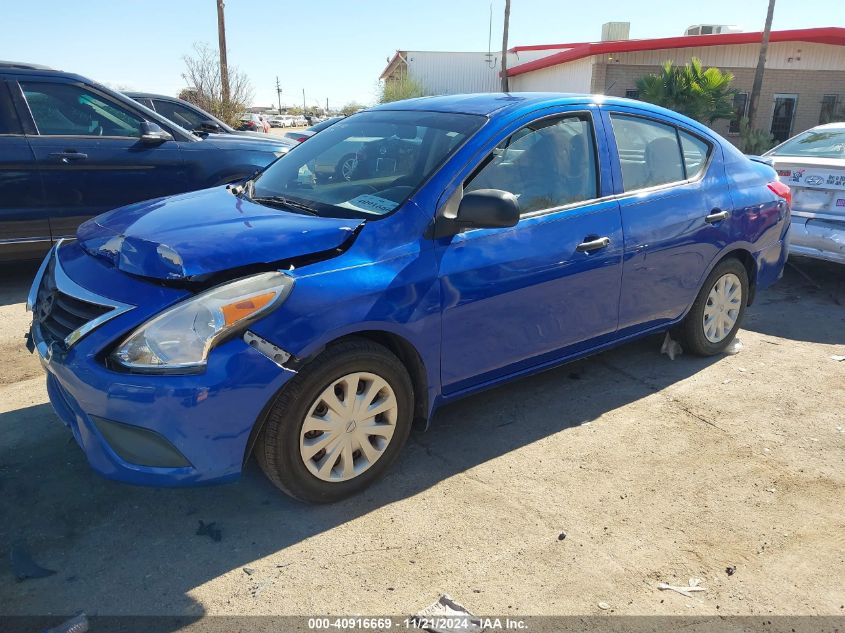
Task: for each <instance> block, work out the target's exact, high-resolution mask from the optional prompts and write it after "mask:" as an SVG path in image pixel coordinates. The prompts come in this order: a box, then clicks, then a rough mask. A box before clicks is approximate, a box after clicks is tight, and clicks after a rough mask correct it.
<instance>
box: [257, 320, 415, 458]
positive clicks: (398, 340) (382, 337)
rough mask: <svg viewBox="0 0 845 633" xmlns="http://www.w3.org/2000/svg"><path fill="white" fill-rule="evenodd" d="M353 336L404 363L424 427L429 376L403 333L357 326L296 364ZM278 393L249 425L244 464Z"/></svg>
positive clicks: (300, 363)
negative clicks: (250, 428)
mask: <svg viewBox="0 0 845 633" xmlns="http://www.w3.org/2000/svg"><path fill="white" fill-rule="evenodd" d="M355 338H363V339H367V340H369V341H372V342H373V343H377V344H379V345H381V346H382V347H385V348H387V349H388V350H389V351H390V352H391V353H393V354H394V355H395V356H396V357H397V358H398V359H399V362H401V363H402V365H404V367H405V369H406V370H407V371H408V375H409V376H410V377H411V384H412V385H413V388H414V423H415V424H419V425H420V426H425V427H426V428H427V425H428V417H429V404H430V403H429V379H428V376H427V375H426V368H425V364H424V363H423V361H422V357H421V356H420V353H419V351H418V350H417V348H416V347H415V346H414V345H413V343H411V342H410V341H409V340H408V339H406V338H405V337H404V336H401V335H399V334H396V333H395V332H388V331H386V330H361V331H357V332H350V333H347V334H343V335H341V336H338V337H336V338H334V339H332V340H330V341H328V342H327V343H326V344H325V345H323V346H321V347H320V348H319V349H317V350H315V351H314V352H312V353H311V355H310V356H309V357H308V358H304V359H300V361H299V363H298V366H302V365H306V364H308V362H310V360H311V359H313V358H314V357H316V356H317V355H319V354H320V352H322V351H323V350H324V349H325V348H326V347H329V346H330V345H336V344H337V343H340V342H341V341H345V340H348V339H355ZM282 389H284V387H282ZM279 393H281V390H280V391H279V392H277V393H275V394H273V397H272V398H270V399H269V400H268V401H267V404H266V405H265V406H264V408H263V409H262V410H261V413H260V415H259V416H258V418H257V420H256V421H255V424H254V425H253V427H252V431H250V434H249V439H248V440H247V444H246V450H245V451H244V457H243V464H244V465H246V462H247V460H248V459H249V457H250V455H252V451H253V449H254V448H255V443H256V441H257V440H258V436H259V435H260V433H261V430H262V429H263V428H264V424H265V422H266V421H267V416H268V414H269V413H270V410H271V409H272V408H273V405H274V404H275V402H276V399H277V398H278V395H279Z"/></svg>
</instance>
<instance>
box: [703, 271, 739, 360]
mask: <svg viewBox="0 0 845 633" xmlns="http://www.w3.org/2000/svg"><path fill="white" fill-rule="evenodd" d="M741 305H742V284H741V283H740V281H739V277H737V276H736V275H734V274H733V273H727V274H725V275H722V276H721V277H719V278H718V279H717V280H716V283H715V284H713V287H712V288H711V289H710V294H709V295H707V303H706V304H705V306H704V336H705V337H706V338H707V340H708V341H710V342H711V343H721V342H722V341H724V340H725V338H726V337H727V336H728V334H730V331H731V330H732V329H733V328H734V325H736V321H737V319H738V318H739V309H740V306H741Z"/></svg>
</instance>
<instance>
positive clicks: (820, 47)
mask: <svg viewBox="0 0 845 633" xmlns="http://www.w3.org/2000/svg"><path fill="white" fill-rule="evenodd" d="M759 54H760V46H759V44H734V45H730V46H695V47H688V48H675V49H663V50H655V51H640V52H634V53H617V54H614V55H613V59H614V60H617V59H618V60H619V63H620V64H636V65H643V66H658V65H660V64H662V63H663V62H665V61H667V60H670V59H671V60H673V61H677V62H678V63H680V62H684V63H686V61H687V60H689V59H690V58H691V57H698V58H699V59H700V60H701V61H702V63H703V64H704V65H705V66H719V67H728V68H731V67H732V68H755V67H756V66H757V56H758V55H759ZM766 68H777V69H786V70H788V69H805V70H843V69H845V46H834V45H831V44H809V43H806V42H774V43H772V44H769V53H768V56H767V57H766Z"/></svg>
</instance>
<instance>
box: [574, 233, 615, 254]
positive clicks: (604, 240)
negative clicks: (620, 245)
mask: <svg viewBox="0 0 845 633" xmlns="http://www.w3.org/2000/svg"><path fill="white" fill-rule="evenodd" d="M609 244H610V238H609V237H598V238H596V239H593V240H589V241H587V242H581V243H580V244H579V245H578V246H576V247H575V250H576V251H578V252H579V253H589V252H590V251H597V250H599V249H600V248H606V247H607V246H608V245H609Z"/></svg>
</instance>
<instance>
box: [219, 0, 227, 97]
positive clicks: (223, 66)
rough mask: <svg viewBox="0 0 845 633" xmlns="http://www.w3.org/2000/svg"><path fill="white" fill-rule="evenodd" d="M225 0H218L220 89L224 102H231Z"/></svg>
mask: <svg viewBox="0 0 845 633" xmlns="http://www.w3.org/2000/svg"><path fill="white" fill-rule="evenodd" d="M223 8H224V3H223V0H217V42H218V46H219V48H220V91H221V93H222V97H223V103H229V64H228V63H226V18H225V16H224V15H223Z"/></svg>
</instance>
